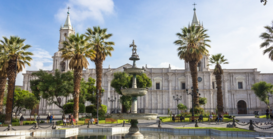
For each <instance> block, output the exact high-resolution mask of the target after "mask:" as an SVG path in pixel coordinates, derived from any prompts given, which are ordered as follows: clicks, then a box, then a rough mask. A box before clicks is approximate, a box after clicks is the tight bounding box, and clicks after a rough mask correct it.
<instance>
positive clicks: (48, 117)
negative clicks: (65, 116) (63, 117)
mask: <svg viewBox="0 0 273 139" xmlns="http://www.w3.org/2000/svg"><path fill="white" fill-rule="evenodd" d="M46 120H47V123H48V122H49V120H50V115H49V114H48V115H47V117H46Z"/></svg>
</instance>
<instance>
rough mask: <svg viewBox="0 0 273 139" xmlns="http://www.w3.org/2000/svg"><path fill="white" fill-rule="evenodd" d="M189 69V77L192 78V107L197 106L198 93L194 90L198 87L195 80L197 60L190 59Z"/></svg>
mask: <svg viewBox="0 0 273 139" xmlns="http://www.w3.org/2000/svg"><path fill="white" fill-rule="evenodd" d="M189 64H190V70H191V78H192V87H193V97H194V98H193V105H194V107H200V106H199V93H197V92H196V90H197V89H198V82H197V64H198V62H197V61H190V62H189Z"/></svg>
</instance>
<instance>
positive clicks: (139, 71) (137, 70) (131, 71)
mask: <svg viewBox="0 0 273 139" xmlns="http://www.w3.org/2000/svg"><path fill="white" fill-rule="evenodd" d="M123 69H124V72H126V73H128V74H142V73H144V71H145V69H144V68H134V67H133V68H125V67H123Z"/></svg>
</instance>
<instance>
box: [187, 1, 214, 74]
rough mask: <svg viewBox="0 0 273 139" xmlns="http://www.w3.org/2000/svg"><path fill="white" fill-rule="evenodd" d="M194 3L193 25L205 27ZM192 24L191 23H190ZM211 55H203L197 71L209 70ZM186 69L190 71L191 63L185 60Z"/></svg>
mask: <svg viewBox="0 0 273 139" xmlns="http://www.w3.org/2000/svg"><path fill="white" fill-rule="evenodd" d="M193 5H194V9H193V11H194V13H193V18H192V23H191V25H195V26H201V27H202V28H203V24H202V25H201V23H200V21H199V20H198V18H197V15H196V9H195V5H196V4H195V3H194V4H193ZM189 26H190V24H189ZM208 64H209V55H207V56H206V55H203V58H202V59H201V60H200V61H199V63H198V65H197V71H209V66H208ZM185 71H190V65H189V63H186V62H185Z"/></svg>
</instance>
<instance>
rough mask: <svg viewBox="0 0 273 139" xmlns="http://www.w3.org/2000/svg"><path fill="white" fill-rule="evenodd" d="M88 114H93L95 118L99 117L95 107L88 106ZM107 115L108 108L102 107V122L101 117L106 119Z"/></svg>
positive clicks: (100, 110) (100, 113) (100, 115)
mask: <svg viewBox="0 0 273 139" xmlns="http://www.w3.org/2000/svg"><path fill="white" fill-rule="evenodd" d="M86 113H92V116H93V117H96V116H97V108H96V106H95V105H89V106H86ZM106 113H107V106H106V105H101V109H99V119H100V120H102V119H101V118H100V117H104V116H105V114H106Z"/></svg>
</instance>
